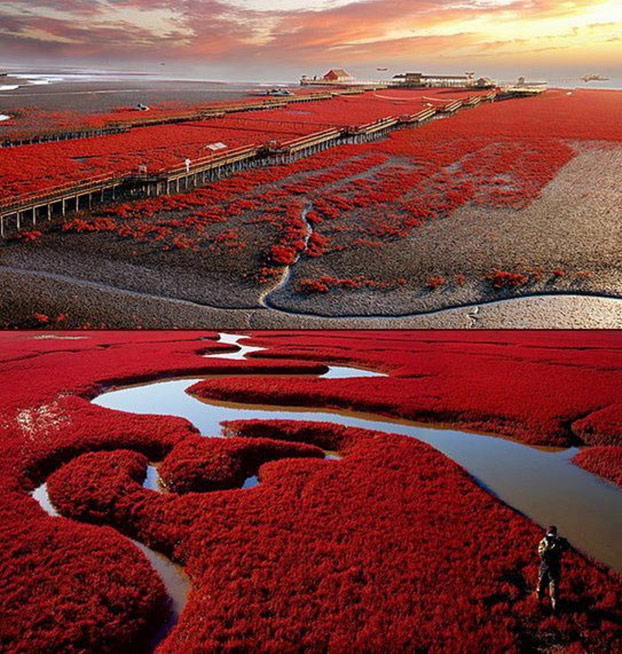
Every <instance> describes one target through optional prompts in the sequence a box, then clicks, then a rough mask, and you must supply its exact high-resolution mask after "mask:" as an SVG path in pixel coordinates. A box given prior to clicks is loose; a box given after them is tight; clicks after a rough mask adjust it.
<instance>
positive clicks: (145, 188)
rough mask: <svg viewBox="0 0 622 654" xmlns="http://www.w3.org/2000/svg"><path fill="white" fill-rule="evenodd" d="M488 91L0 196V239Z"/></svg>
mask: <svg viewBox="0 0 622 654" xmlns="http://www.w3.org/2000/svg"><path fill="white" fill-rule="evenodd" d="M495 98H496V94H495V93H494V92H492V93H490V94H488V95H486V96H475V97H472V98H470V99H468V100H466V101H454V102H450V103H449V104H448V105H445V106H443V107H438V108H435V107H430V108H426V109H424V110H422V111H420V112H418V113H416V114H411V115H408V114H404V115H402V116H398V117H394V116H390V117H387V118H381V119H379V120H376V121H374V122H371V123H367V124H365V125H355V126H350V127H344V128H331V129H325V130H322V131H318V132H314V133H313V134H308V135H306V136H301V137H297V138H294V139H290V140H287V141H282V142H270V143H266V144H261V145H249V146H243V147H239V148H235V149H231V150H226V151H224V152H215V153H212V154H210V155H208V156H206V157H203V158H201V159H195V160H194V161H192V163H191V164H190V165H189V166H185V165H180V166H176V167H174V168H169V169H166V170H161V171H154V172H150V171H148V170H147V171H144V172H142V173H128V174H126V175H120V176H119V175H101V176H98V177H92V178H88V179H84V180H78V181H76V182H75V183H69V184H66V185H63V186H60V187H56V188H54V189H50V190H47V191H43V192H40V193H35V194H29V195H23V196H20V197H18V198H11V197H9V198H2V199H0V238H1V239H5V238H11V237H15V236H16V235H18V234H19V233H20V232H24V231H27V230H28V231H29V230H33V229H37V228H38V227H40V226H41V225H42V224H45V223H50V222H52V221H53V220H55V219H57V218H60V219H62V220H63V221H64V220H65V219H66V217H67V215H69V214H75V213H77V212H79V211H82V210H86V209H91V208H92V207H93V206H95V205H102V204H108V203H110V202H114V201H115V200H117V199H120V198H121V197H124V198H135V197H153V196H157V195H163V194H166V195H171V194H173V193H180V192H183V191H187V190H189V189H191V188H197V187H199V186H202V185H204V184H207V183H209V182H211V181H214V180H216V179H220V178H222V177H225V176H228V175H231V174H235V173H237V172H241V171H244V170H248V169H250V168H253V167H258V166H266V165H275V164H284V163H290V162H292V161H295V160H297V159H300V158H301V157H307V156H311V155H314V154H317V153H318V152H321V151H323V150H326V149H328V148H331V147H334V146H336V145H339V144H340V143H365V142H368V141H371V140H374V139H378V138H381V137H383V136H386V135H387V134H388V133H389V132H390V131H391V130H393V129H397V128H400V127H407V126H411V125H412V126H418V125H422V124H424V123H426V122H428V121H430V120H433V119H434V118H436V117H437V116H438V115H442V114H453V113H455V112H456V111H458V110H460V109H463V108H467V107H473V106H476V105H478V104H479V103H480V102H492V101H493V100H495Z"/></svg>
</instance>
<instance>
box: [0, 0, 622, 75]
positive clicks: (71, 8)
mask: <svg viewBox="0 0 622 654" xmlns="http://www.w3.org/2000/svg"><path fill="white" fill-rule="evenodd" d="M621 61H622V0H569V1H564V0H358V1H356V0H354V1H352V0H48V1H46V2H42V1H37V0H3V1H2V2H1V3H0V64H4V65H8V64H18V65H24V64H33V65H42V64H45V65H48V67H49V65H50V64H52V63H54V64H57V65H75V66H81V65H84V66H89V65H90V66H92V65H100V66H106V67H116V68H125V69H150V70H165V71H166V72H168V73H175V74H178V73H183V74H185V75H188V76H199V75H200V76H208V77H211V78H214V79H223V78H229V79H232V78H233V79H241V80H249V79H294V78H297V77H298V76H299V75H300V74H301V73H309V74H322V73H324V72H325V70H326V69H327V68H329V67H345V68H347V69H349V70H351V71H352V72H354V73H355V74H357V75H359V76H361V77H368V78H373V77H376V76H378V75H379V73H377V72H376V68H379V67H382V68H385V67H386V68H389V73H395V72H401V71H405V70H423V71H426V72H443V71H448V72H460V71H464V70H474V71H476V72H478V73H480V74H491V75H502V74H506V75H517V74H520V73H523V74H528V75H541V76H545V75H546V76H549V77H551V76H555V75H558V76H561V77H563V76H566V75H568V76H573V75H578V74H584V73H586V72H596V73H601V74H608V75H616V74H617V75H618V76H620V75H621V74H622V72H621V71H620V69H621V68H622V64H621V63H620V62H621ZM162 63H165V64H166V66H161V64H162Z"/></svg>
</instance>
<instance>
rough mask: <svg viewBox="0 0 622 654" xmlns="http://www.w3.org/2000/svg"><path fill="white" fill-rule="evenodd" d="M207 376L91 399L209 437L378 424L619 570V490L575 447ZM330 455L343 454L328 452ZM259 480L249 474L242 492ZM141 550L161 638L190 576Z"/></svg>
mask: <svg viewBox="0 0 622 654" xmlns="http://www.w3.org/2000/svg"><path fill="white" fill-rule="evenodd" d="M245 338H248V336H241V335H234V334H221V335H220V339H219V341H218V342H220V343H225V344H229V345H235V346H237V347H238V350H237V351H234V352H224V353H218V354H209V355H204V356H206V357H211V358H227V359H235V360H243V359H244V358H245V357H246V356H247V355H248V354H250V353H251V352H256V351H260V350H265V349H266V348H261V347H253V346H245V345H241V344H240V341H241V340H242V339H245ZM369 376H386V375H384V373H378V372H374V371H371V370H364V369H358V368H352V367H346V366H329V371H328V372H327V373H325V374H324V375H322V376H321V377H323V378H353V377H369ZM203 379H205V377H197V378H192V379H188V378H185V379H172V380H166V381H156V382H152V383H148V384H142V385H137V386H129V387H124V388H118V389H114V390H110V391H108V392H105V393H103V394H102V395H100V396H98V397H97V398H95V399H94V400H93V404H96V405H97V406H100V407H104V408H109V409H113V410H117V411H125V412H129V413H137V414H149V415H172V416H179V417H182V418H186V419H187V420H189V421H190V422H191V423H192V424H194V426H195V427H196V428H197V429H199V431H200V433H201V434H203V435H205V436H220V435H221V425H220V423H221V422H222V421H225V420H252V419H260V420H271V419H285V420H314V421H327V422H333V423H336V424H339V425H346V426H350V427H362V428H365V429H374V430H376V431H381V432H385V433H390V434H402V435H405V436H410V437H413V438H417V439H418V440H421V441H423V442H425V443H428V444H429V445H431V446H432V447H434V448H435V449H437V450H439V451H440V452H442V453H443V454H445V455H446V456H448V457H449V458H451V459H452V460H453V461H455V462H457V463H458V464H459V465H461V466H462V467H463V468H465V469H466V470H467V471H468V472H469V473H470V474H471V475H472V477H473V478H474V479H475V480H476V481H477V482H478V483H479V484H480V485H481V486H482V487H484V488H485V489H487V490H488V491H489V492H491V493H493V494H494V495H496V496H497V497H499V498H500V499H501V500H502V501H504V502H505V503H506V504H508V505H509V506H511V507H513V508H515V509H517V510H518V511H520V512H521V513H523V514H525V515H526V516H528V517H529V518H531V519H532V520H533V521H535V522H536V523H538V524H540V525H541V526H543V527H544V526H546V525H548V524H557V525H558V526H559V529H560V532H561V533H562V534H563V535H564V536H566V537H567V538H568V540H569V541H570V542H571V543H572V544H573V546H575V547H576V548H577V549H579V550H582V551H583V552H585V553H586V554H588V555H590V556H591V557H593V558H594V559H596V560H598V561H600V562H602V563H604V564H606V565H608V566H610V567H612V568H614V569H616V570H618V571H622V547H620V545H619V543H620V542H621V540H622V490H620V489H618V488H616V487H615V486H613V485H611V484H608V483H606V482H604V481H602V480H601V479H599V478H598V477H596V476H595V475H592V474H590V473H588V472H587V471H585V470H583V469H581V468H579V467H577V466H575V465H573V464H572V463H571V462H570V459H571V458H572V457H573V456H574V454H575V453H576V452H577V451H578V450H577V449H576V448H567V449H561V448H544V447H532V446H528V445H525V444H523V443H520V442H518V441H514V440H511V439H506V438H501V437H496V436H489V435H483V434H476V433H471V432H461V431H457V430H453V429H444V428H430V427H423V426H421V425H418V424H415V423H412V422H408V421H405V420H399V419H392V418H386V417H380V416H377V415H372V414H364V413H353V412H346V411H334V410H331V411H324V410H313V409H309V408H300V409H298V408H292V407H278V406H253V405H244V404H233V403H223V402H216V401H209V400H201V399H199V398H197V397H194V396H191V395H189V394H188V393H187V389H188V388H189V387H190V386H192V385H193V384H195V383H196V382H198V381H201V380H203ZM327 458H333V459H334V458H337V459H338V458H340V457H338V456H335V455H334V454H333V453H327ZM258 483H259V481H258V478H257V476H256V475H253V476H252V477H249V478H248V479H247V480H246V481H245V483H244V485H243V488H244V489H250V488H253V487H254V486H256V485H257V484H258ZM143 485H144V486H145V488H148V489H150V490H153V491H155V492H162V490H163V489H162V486H161V485H160V482H159V476H158V472H157V467H156V465H153V464H150V465H149V466H148V469H147V472H146V478H145V481H144V484H143ZM33 498H34V499H36V500H37V501H38V502H39V503H40V505H41V506H42V507H43V508H44V509H45V510H46V511H47V512H48V513H49V514H50V515H58V514H57V512H56V510H55V509H54V507H53V506H52V504H51V502H50V500H49V497H48V495H47V485H46V484H42V485H41V486H40V487H39V488H37V489H36V490H35V491H34V493H33ZM132 542H134V544H135V545H136V546H137V547H139V548H140V549H141V550H142V551H143V552H144V553H145V554H146V556H147V558H148V559H149V561H150V562H151V564H152V566H153V568H154V569H155V570H156V572H158V574H159V575H160V577H161V578H162V581H163V582H164V584H165V586H166V589H167V591H168V593H169V596H170V597H171V609H172V610H171V615H170V619H169V621H168V622H167V624H166V625H163V626H162V628H161V630H160V632H159V634H158V636H157V639H156V640H157V642H160V641H161V640H162V638H164V636H165V635H166V634H167V633H168V632H169V630H170V629H171V627H172V626H173V625H174V624H175V623H176V621H177V619H178V617H179V615H180V613H181V611H182V609H183V607H184V605H185V602H186V599H187V594H188V591H189V581H188V578H187V576H186V575H185V573H184V571H183V569H182V568H180V567H179V566H177V565H175V564H173V563H172V562H171V561H169V560H168V559H167V558H166V557H164V556H163V555H161V554H159V553H157V552H155V551H153V550H151V549H149V548H148V547H146V546H145V545H143V544H141V543H138V542H136V541H132Z"/></svg>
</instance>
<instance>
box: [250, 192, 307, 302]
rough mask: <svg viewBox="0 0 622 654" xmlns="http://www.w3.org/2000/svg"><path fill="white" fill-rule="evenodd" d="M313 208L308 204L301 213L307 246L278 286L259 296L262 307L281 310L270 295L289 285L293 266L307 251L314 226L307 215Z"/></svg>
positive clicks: (285, 272) (292, 264) (286, 270)
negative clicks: (275, 305)
mask: <svg viewBox="0 0 622 654" xmlns="http://www.w3.org/2000/svg"><path fill="white" fill-rule="evenodd" d="M312 209H313V205H312V204H308V205H307V206H306V207H305V208H304V209H303V210H302V214H301V218H302V222H303V223H304V224H305V235H304V238H303V241H304V244H305V246H304V248H303V250H302V251H301V252H299V253H298V254H297V255H296V258H295V259H294V260H293V261H292V263H290V264H289V266H286V267H285V269H284V270H283V273H282V274H281V279H280V280H279V282H278V283H277V284H276V286H273V287H272V288H270V289H268V290H267V291H265V292H264V293H262V294H261V295H260V296H259V304H260V305H261V306H262V307H265V308H266V309H276V310H277V311H280V309H278V308H277V307H274V306H273V305H272V302H271V300H270V297H271V296H272V295H274V293H276V292H277V291H279V290H280V289H281V288H283V287H284V286H287V284H288V283H289V279H290V277H291V276H292V268H293V267H294V266H295V265H296V264H297V263H298V261H299V260H300V257H301V255H302V254H303V253H304V252H305V251H306V249H307V245H309V239H310V238H311V234H313V227H312V225H311V223H310V222H309V221H308V220H307V216H308V215H309V212H310V211H311V210H312Z"/></svg>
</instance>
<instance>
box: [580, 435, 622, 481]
mask: <svg viewBox="0 0 622 654" xmlns="http://www.w3.org/2000/svg"><path fill="white" fill-rule="evenodd" d="M572 462H573V463H576V464H577V465H578V466H581V467H582V468H585V470H588V471H589V472H591V473H593V474H595V475H600V476H601V477H603V478H604V479H608V480H609V481H611V482H613V483H614V484H617V485H618V486H620V487H622V446H620V445H609V446H602V445H601V446H596V447H590V448H586V449H584V450H581V451H580V452H579V453H578V454H575V456H574V457H573V459H572Z"/></svg>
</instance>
